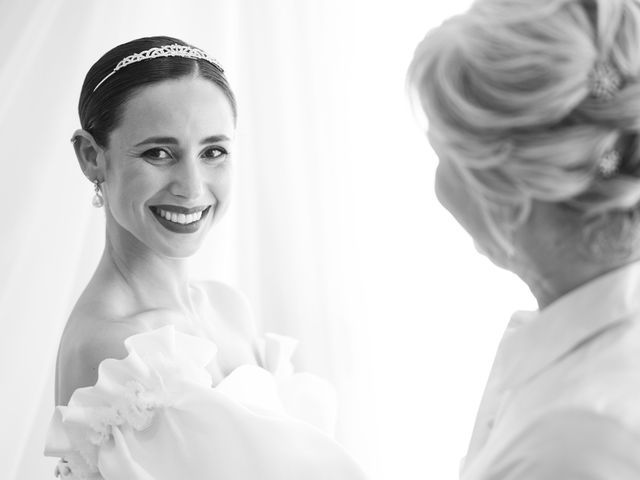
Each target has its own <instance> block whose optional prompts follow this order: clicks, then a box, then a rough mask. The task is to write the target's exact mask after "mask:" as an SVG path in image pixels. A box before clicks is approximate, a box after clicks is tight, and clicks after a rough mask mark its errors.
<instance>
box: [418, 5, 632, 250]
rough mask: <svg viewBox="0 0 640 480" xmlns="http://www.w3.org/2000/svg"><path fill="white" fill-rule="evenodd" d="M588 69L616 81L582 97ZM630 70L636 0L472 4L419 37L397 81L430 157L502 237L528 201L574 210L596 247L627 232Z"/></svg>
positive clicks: (587, 89) (629, 220)
mask: <svg viewBox="0 0 640 480" xmlns="http://www.w3.org/2000/svg"><path fill="white" fill-rule="evenodd" d="M598 65H607V66H610V67H611V68H612V69H613V70H614V71H616V72H617V73H618V74H619V76H620V78H621V79H622V84H621V85H619V86H618V87H619V88H616V91H615V92H613V94H612V95H610V96H604V97H603V96H597V95H594V94H593V93H594V92H593V90H592V86H591V85H592V81H593V72H594V71H595V68H596V67H597V66H598ZM639 74H640V3H639V2H638V1H637V0H477V1H476V2H475V3H474V4H473V6H472V7H471V8H470V10H469V11H468V12H467V13H465V14H462V15H459V16H456V17H453V18H452V19H450V20H448V21H446V22H445V23H444V24H443V25H441V26H440V27H438V28H436V29H435V30H433V31H431V32H429V33H428V34H427V36H426V38H425V39H424V40H423V41H422V42H421V43H420V44H419V46H418V48H417V50H416V52H415V56H414V59H413V62H412V64H411V66H410V69H409V73H408V77H407V82H408V88H409V92H410V95H411V97H412V100H413V102H414V105H416V106H417V107H418V108H417V110H421V111H422V112H424V114H425V116H426V120H427V122H428V137H429V141H430V143H431V145H432V147H433V149H434V150H435V152H436V154H437V155H438V156H439V157H440V159H441V160H444V161H449V162H452V163H453V165H454V166H455V167H456V168H457V170H458V171H459V172H460V174H461V175H462V178H463V179H464V181H465V185H463V186H462V185H461V188H467V189H470V191H471V192H472V194H473V195H474V196H475V197H477V199H478V201H479V202H480V204H481V205H482V207H483V211H484V212H485V213H487V214H488V218H490V219H492V221H493V222H494V225H493V227H494V228H497V229H498V230H500V232H502V234H503V238H504V237H505V235H504V232H505V231H506V230H509V229H510V228H511V229H513V227H515V226H517V225H518V224H520V223H522V222H524V221H525V220H526V219H527V218H528V215H529V212H530V209H531V205H532V202H533V201H534V200H537V201H542V202H551V203H555V204H558V205H559V206H560V207H562V208H563V209H566V210H567V211H568V212H575V214H577V218H579V219H580V221H581V222H582V223H581V226H583V227H584V229H582V231H583V232H588V236H589V237H590V241H591V240H593V239H594V238H596V237H597V238H598V240H597V241H596V242H594V245H592V247H594V248H605V247H603V243H602V241H603V238H604V237H608V240H607V242H609V241H615V242H618V243H620V242H621V241H622V243H629V238H623V237H628V236H629V235H627V233H628V232H637V231H638V230H639V228H638V227H639V213H638V203H639V201H640V147H639V142H638V134H639V132H640V84H639V83H638V79H639ZM613 151H616V152H618V153H619V154H620V163H619V166H618V168H617V170H616V172H615V173H614V174H613V175H611V176H603V175H602V174H601V171H600V169H599V165H600V163H601V161H602V159H603V158H604V157H605V156H606V155H608V154H609V153H611V152H613ZM581 235H582V233H581ZM634 235H635V237H637V233H635V234H634ZM507 237H508V235H507ZM598 245H599V247H598ZM618 246H619V245H618ZM607 248H608V247H607Z"/></svg>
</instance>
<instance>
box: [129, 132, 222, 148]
mask: <svg viewBox="0 0 640 480" xmlns="http://www.w3.org/2000/svg"><path fill="white" fill-rule="evenodd" d="M229 140H230V138H229V137H228V136H227V135H211V136H210V137H207V138H204V139H202V140H201V141H200V145H204V144H205V143H216V142H223V141H229ZM158 143H161V144H165V145H167V144H168V145H178V144H179V143H180V142H179V141H178V139H177V138H175V137H149V138H146V139H144V140H143V141H141V142H140V143H136V144H135V145H134V146H135V147H141V146H143V145H152V144H158Z"/></svg>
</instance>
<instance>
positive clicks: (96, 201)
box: [91, 178, 104, 208]
mask: <svg viewBox="0 0 640 480" xmlns="http://www.w3.org/2000/svg"><path fill="white" fill-rule="evenodd" d="M100 183H101V182H100V181H99V180H98V179H97V178H96V179H95V180H94V181H93V187H94V189H95V191H96V194H95V195H94V196H93V198H92V199H91V205H93V206H94V207H96V208H100V207H102V206H103V205H104V198H103V196H102V192H101V191H100Z"/></svg>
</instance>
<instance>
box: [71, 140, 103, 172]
mask: <svg viewBox="0 0 640 480" xmlns="http://www.w3.org/2000/svg"><path fill="white" fill-rule="evenodd" d="M71 141H72V142H73V148H74V150H75V151H76V157H77V159H78V164H79V165H80V168H81V169H82V172H83V173H84V175H85V177H87V178H88V179H89V180H90V181H92V182H93V181H94V180H96V179H97V180H99V181H100V182H102V181H104V170H105V166H104V149H103V148H102V147H101V146H100V145H98V143H97V142H96V141H95V139H94V138H93V135H91V134H90V133H89V132H87V131H86V130H81V129H80V130H76V131H75V132H73V136H72V137H71Z"/></svg>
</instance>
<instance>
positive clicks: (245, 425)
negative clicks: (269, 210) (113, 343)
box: [45, 325, 364, 480]
mask: <svg viewBox="0 0 640 480" xmlns="http://www.w3.org/2000/svg"><path fill="white" fill-rule="evenodd" d="M282 345H284V348H280V347H281V346H282ZM290 345H291V342H289V341H288V340H287V339H286V338H283V337H270V338H269V339H268V340H267V342H265V343H264V345H263V347H264V349H263V352H262V359H261V363H262V364H263V365H265V366H268V368H270V371H269V370H266V369H265V368H262V367H260V366H256V365H245V366H240V367H238V368H236V369H235V370H234V371H232V372H231V373H230V374H229V375H228V376H227V377H225V378H224V379H223V380H222V381H220V382H219V383H218V384H217V385H212V377H211V375H210V374H209V372H208V368H210V367H211V364H212V363H214V364H215V362H216V361H217V360H216V346H215V345H214V344H213V343H212V342H210V341H208V340H205V339H202V338H198V337H194V336H191V335H187V334H184V333H181V332H178V331H176V330H175V328H174V327H173V326H171V325H169V326H165V327H162V328H159V329H157V330H152V331H150V332H145V333H141V334H137V335H133V336H131V337H129V338H128V339H126V340H125V346H126V348H127V351H128V355H127V357H126V358H124V359H106V360H103V361H102V362H101V363H100V367H99V377H98V380H97V382H96V384H95V385H94V386H92V387H86V388H79V389H77V390H76V391H75V392H74V393H73V395H72V397H71V400H70V401H69V404H68V406H59V407H56V410H55V413H54V416H53V419H52V422H51V425H50V429H49V434H48V437H47V444H46V450H45V453H46V454H47V455H49V456H61V457H63V458H64V462H63V463H62V464H61V466H60V473H61V476H62V477H63V478H65V479H69V480H71V479H73V480H76V479H77V480H81V479H82V480H84V479H101V478H103V479H105V480H175V479H177V478H188V479H192V480H198V479H203V480H204V479H212V478H215V479H217V480H224V479H229V480H232V479H233V480H244V479H246V480H255V479H257V478H260V479H264V480H286V479H291V480H294V479H302V478H304V479H313V478H317V479H324V478H331V479H344V480H358V479H364V475H363V474H362V473H361V471H360V470H359V468H358V467H357V466H356V464H355V462H353V460H351V458H350V457H349V456H348V455H347V454H346V453H345V452H344V451H343V450H342V448H341V447H340V446H339V445H338V444H337V443H335V442H334V441H333V440H332V439H331V438H330V436H329V435H330V432H331V430H332V428H333V423H334V421H335V395H334V394H333V391H332V389H331V387H330V386H329V385H328V384H327V383H326V382H324V381H322V380H321V379H319V378H318V377H316V376H314V375H310V374H294V373H293V372H292V371H291V368H290V361H289V357H290V354H291V353H292V350H291V348H288V347H290ZM213 369H214V371H217V368H216V366H215V365H213Z"/></svg>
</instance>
